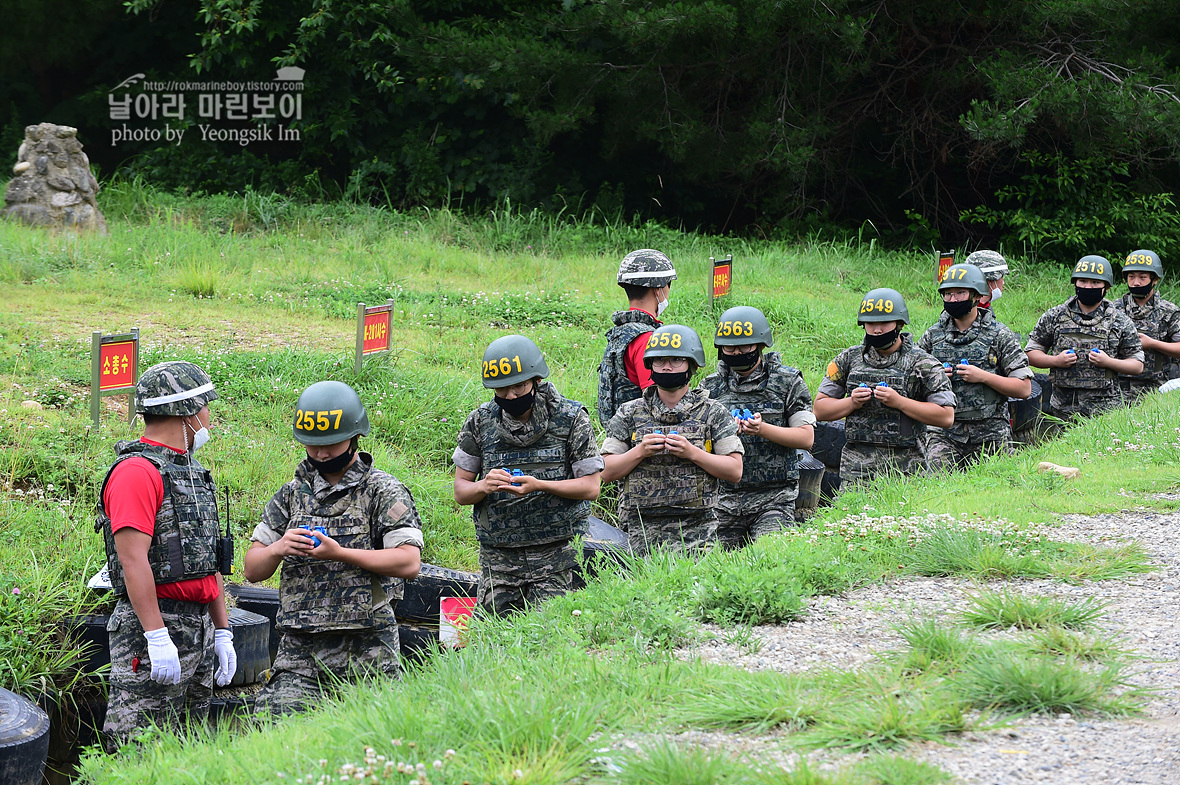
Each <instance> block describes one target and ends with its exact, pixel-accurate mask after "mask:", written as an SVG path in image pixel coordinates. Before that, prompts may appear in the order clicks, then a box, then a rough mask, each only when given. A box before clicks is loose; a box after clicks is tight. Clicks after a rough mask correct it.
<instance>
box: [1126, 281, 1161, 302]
mask: <svg viewBox="0 0 1180 785" xmlns="http://www.w3.org/2000/svg"><path fill="white" fill-rule="evenodd" d="M1127 288H1128V289H1130V290H1131V296H1132V297H1134V298H1136V299H1137V300H1142V299H1143V298H1144V297H1147V296H1148V295H1150V294H1151V290H1152V289H1154V288H1155V284H1153V283H1149V284H1147V285H1146V286H1130V285H1128V286H1127Z"/></svg>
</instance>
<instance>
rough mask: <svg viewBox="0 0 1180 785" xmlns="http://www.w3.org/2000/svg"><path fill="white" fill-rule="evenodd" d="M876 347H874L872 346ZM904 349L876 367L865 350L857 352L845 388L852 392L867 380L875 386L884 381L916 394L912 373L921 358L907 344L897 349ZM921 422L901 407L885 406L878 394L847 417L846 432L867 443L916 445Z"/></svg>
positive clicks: (849, 436) (907, 394)
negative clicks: (868, 360) (883, 364)
mask: <svg viewBox="0 0 1180 785" xmlns="http://www.w3.org/2000/svg"><path fill="white" fill-rule="evenodd" d="M869 351H873V350H869ZM898 352H899V353H902V355H901V356H900V357H898V358H897V361H896V362H894V363H892V364H891V365H888V366H886V367H884V368H875V367H873V366H872V365H869V364H868V363H867V362H865V359H864V352H863V351H859V352H856V353H855V356H854V358H853V361H852V367H851V368H850V369H849V370H848V380H847V381H846V382H845V388H844V389H845V390H848V391H849V392H850V393H851V391H852V389H853V388H854V387H859V386H860V385H861V384H866V385H868V386H869V387H876V386H877V385H878V384H879V383H880V382H885V383H886V384H888V385H889V386H890V387H895V388H897V389H898V390H900V391H901V392H903V393H905V394H906V396H907V397H911V398H912V397H913V395H911V391H910V390H909V389H908V383H909V373H910V370H911V369H912V368H913V367H914V363H916V362H917V361H918V357H919V353H918V352H916V351H914V350H913V349H910V350H909V351H907V350H906V348H905V347H903V348H901V349H899V350H898ZM922 430H923V429H922V428H921V427H920V423H918V422H916V421H915V420H913V419H911V418H910V417H908V416H906V415H905V414H902V413H901V411H900V410H898V409H894V408H893V407H891V406H885V405H884V404H882V403H881V402H880V401H878V400H877V399H876V398H871V399H870V400H869V402H868V403H866V404H865V405H864V406H862V407H860V408H859V409H854V410H853V411H852V413H851V414H849V415H848V416H847V417H845V418H844V434H845V436H846V437H847V438H848V441H850V442H861V443H864V444H881V445H885V446H888V447H914V446H916V445H917V444H918V437H919V436H920V435H921V433H922Z"/></svg>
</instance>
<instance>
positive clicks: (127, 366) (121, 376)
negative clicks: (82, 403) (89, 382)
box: [98, 341, 135, 390]
mask: <svg viewBox="0 0 1180 785" xmlns="http://www.w3.org/2000/svg"><path fill="white" fill-rule="evenodd" d="M134 386H135V341H119V342H118V343H104V344H103V345H102V348H101V349H100V350H99V370H98V389H100V390H119V389H123V388H126V387H134Z"/></svg>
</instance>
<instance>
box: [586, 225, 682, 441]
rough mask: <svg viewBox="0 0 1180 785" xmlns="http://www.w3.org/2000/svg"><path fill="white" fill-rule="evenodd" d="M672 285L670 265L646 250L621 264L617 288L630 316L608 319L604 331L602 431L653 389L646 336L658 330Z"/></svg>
mask: <svg viewBox="0 0 1180 785" xmlns="http://www.w3.org/2000/svg"><path fill="white" fill-rule="evenodd" d="M675 280H676V270H675V269H674V268H673V267H672V262H671V261H669V260H668V257H667V256H664V254H662V253H660V252H659V251H655V250H652V249H650V248H644V249H642V250H639V251H632V252H631V253H629V254H627V255H626V256H624V257H623V261H622V262H621V263H620V264H619V274H618V283H619V286H621V287H623V291H625V292H626V293H627V304H628V310H626V311H615V314H614V316H612V317H611V321H613V322H614V327H611V328H610V329H609V330H607V331H606V351H604V352H603V355H602V363H601V364H600V365H599V366H598V421H599V422H601V423H602V425H603V427H604V428H605V427H606V425H607V423H609V422H610V418H611V417H613V416H614V414H615V412H616V411H618V410H619V407H620V406H622V405H623V404H625V403H626V402H627V401H633V400H635V399H636V398H638V397H639V396H640V394H642V392H643V391H644V390H646V389H647V388H648V387H650V386H651V371H649V370H648V369H647V367H646V366H645V365H644V364H643V350H644V348H645V347H646V346H647V334H648V333H650V332H651V331H652V330H654V329H656V328H657V327H659V326H660V324H661V322H660V316H662V315H663V313H664V310H665V309H667V307H668V304H669V302H671V300H670V298H671V296H672V282H673V281H675Z"/></svg>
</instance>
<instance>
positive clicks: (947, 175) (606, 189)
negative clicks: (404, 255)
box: [0, 0, 1180, 258]
mask: <svg viewBox="0 0 1180 785" xmlns="http://www.w3.org/2000/svg"><path fill="white" fill-rule="evenodd" d="M104 3H109V0H93V2H92V3H90V4H86V6H87V7H88V8H89V7H91V6H102V5H103V4H104ZM127 5H128V7H129V10H130V12H131V15H130V16H129V17H128V18H126V19H123V20H122V21H121V22H119V23H118V29H124V28H134V29H136V30H138V31H139V33H138V35H139V36H140V38H139V39H137V40H143V41H150V42H153V43H155V44H156V47H155V48H153V49H144V48H141V47H138V46H133V47H132V49H131V50H130V51H125V50H121V51H119V52H115V53H112V56H113V57H114V58H115V60H116V62H119V61H121V62H123V63H125V64H126V68H124V70H125V71H127V72H131V71H133V70H139V71H144V72H147V73H149V77H150V76H151V72H152V70H153V69H154V70H155V71H156V72H157V76H160V75H173V76H176V75H181V76H185V77H187V78H193V69H195V70H196V72H197V73H200V74H202V75H204V76H205V77H206V78H217V79H238V78H242V79H266V78H269V77H270V76H271V75H272V74H273V69H274V68H275V67H276V66H284V65H296V64H297V65H299V66H301V67H303V68H305V69H306V70H307V83H306V92H305V95H304V105H305V107H307V112H306V116H305V120H304V123H303V125H302V129H301V130H302V131H303V140H302V144H300V145H297V146H296V145H281V144H274V145H270V146H269V147H268V146H266V145H251V146H250V147H249V148H248V151H245V152H243V151H242V149H241V148H240V147H238V146H237V145H236V144H225V143H223V144H221V145H220V146H214V145H213V144H212V143H208V144H203V143H201V142H200V141H199V140H197V139H193V142H192V143H191V144H190V142H189V141H188V140H186V141H185V143H184V145H182V146H180V147H176V146H172V147H169V146H165V145H158V146H155V147H151V148H149V149H146V150H144V152H143V153H142V154H141V155H140V156H138V157H137V158H136V159H134V160H132V161H122V162H121V163H123V165H124V167H125V168H127V169H129V170H132V171H135V172H139V173H144V174H145V175H147V176H148V177H149V178H150V179H152V180H154V181H157V182H166V183H170V184H174V185H179V186H184V187H188V188H196V189H206V190H224V189H227V188H228V189H241V188H244V187H245V186H246V185H248V184H249V185H253V186H254V187H256V188H261V189H278V190H282V191H285V192H296V193H304V194H308V195H310V196H313V197H318V196H320V195H322V193H323V191H324V189H327V190H329V191H330V192H335V191H337V190H339V191H342V192H344V193H346V194H347V195H349V196H352V197H357V198H361V199H368V200H378V201H382V202H390V203H393V204H395V205H398V206H406V205H411V204H427V205H437V204H440V203H444V202H448V201H452V202H453V201H462V202H463V203H465V204H472V203H477V204H491V203H496V202H503V201H504V200H511V201H512V202H513V203H516V204H540V205H543V206H547V207H549V208H551V209H562V208H565V209H570V208H573V209H578V210H585V209H588V208H589V207H591V206H592V205H593V206H596V207H597V208H598V209H600V210H601V211H602V212H604V213H606V214H607V215H612V216H614V215H624V216H631V215H633V214H636V213H638V214H641V215H643V216H644V217H654V218H657V219H662V220H667V221H672V222H677V221H679V222H684V223H687V224H689V225H701V226H704V227H706V228H710V229H713V230H721V231H728V230H749V231H755V232H761V233H764V234H775V235H779V234H783V233H798V232H799V231H805V230H807V229H808V228H810V227H830V226H832V225H834V224H835V225H842V226H844V227H848V228H852V229H856V228H858V227H863V229H864V230H865V231H868V232H870V233H872V232H874V231H875V232H877V233H880V234H882V235H883V236H884V237H885V238H886V239H889V240H893V241H903V242H918V243H920V244H921V245H923V246H927V245H930V244H936V243H941V244H943V245H951V244H961V243H963V242H964V241H965V240H967V238H968V237H973V238H979V237H981V236H983V237H987V238H988V239H995V238H996V237H997V236H999V237H1004V238H1007V239H1008V240H1010V241H1011V242H1014V243H1022V244H1024V246H1025V247H1026V248H1027V249H1028V250H1030V251H1038V252H1043V253H1044V254H1045V255H1051V256H1054V257H1058V258H1060V257H1068V256H1071V255H1074V254H1077V253H1079V252H1084V251H1094V250H1101V251H1107V252H1108V253H1110V254H1112V255H1115V256H1121V255H1122V254H1123V253H1125V252H1126V251H1128V250H1130V248H1131V247H1138V246H1140V245H1143V244H1145V241H1150V244H1151V245H1153V246H1155V247H1157V248H1159V249H1160V250H1162V251H1164V252H1165V253H1166V252H1168V251H1170V250H1172V249H1173V248H1177V247H1178V246H1177V241H1178V239H1180V231H1178V226H1177V222H1176V219H1175V218H1174V217H1173V215H1172V213H1173V205H1172V195H1171V193H1170V191H1169V186H1168V185H1167V184H1168V183H1169V182H1170V181H1171V180H1172V179H1173V178H1174V177H1175V176H1176V175H1177V174H1178V173H1180V172H1178V171H1177V166H1176V162H1177V151H1178V150H1180V123H1178V122H1177V120H1180V99H1178V98H1177V95H1176V94H1175V92H1174V91H1173V88H1172V85H1173V84H1175V82H1176V74H1177V66H1178V63H1177V60H1176V56H1175V54H1174V50H1175V48H1176V47H1175V43H1176V42H1177V40H1180V27H1178V25H1177V23H1178V21H1180V10H1178V8H1177V7H1176V6H1173V5H1172V4H1170V3H1166V2H1161V0H1146V1H1145V2H1126V0H1053V1H1052V2H1043V3H1011V2H1000V1H999V0H977V1H975V2H965V1H963V0H960V1H959V2H949V3H948V2H936V1H935V0H908V1H907V2H890V3H885V2H883V0H829V1H828V2H823V3H817V2H814V0H779V2H773V3H765V2H757V1H756V0H700V1H699V2H696V1H694V2H680V1H677V0H650V1H649V2H643V3H638V2H632V1H631V0H561V1H560V2H557V1H556V0H547V1H545V2H539V1H538V0H522V1H521V2H513V3H506V2H486V1H483V2H478V3H475V2H463V0H416V1H414V2H410V0H375V1H374V2H368V3H354V2H343V1H342V0H295V2H285V3H278V2H274V0H132V2H130V3H128V4H127ZM104 46H105V45H104ZM185 55H190V57H188V66H191V68H188V67H184V68H181V67H180V66H179V64H180V63H182V62H183V61H184V60H185V59H186V58H185V57H184V56H185ZM7 60H8V58H6V61H7ZM104 62H105V63H106V65H107V66H108V68H109V66H110V62H111V60H110V58H107V59H106V60H105V61H104ZM185 71H187V73H184V72H185ZM120 78H121V77H120ZM115 83H117V79H111V80H110V81H109V82H107V83H103V84H97V83H96V85H95V90H96V93H95V95H97V97H98V99H99V100H96V101H93V102H92V103H91V104H89V105H90V106H92V107H93V108H94V109H96V110H98V111H101V112H102V113H103V115H105V106H104V104H105V91H106V90H109V89H110V88H111V87H112V86H113V85H114V84H115ZM92 98H93V96H92ZM13 109H14V111H15V104H14V105H13ZM2 110H3V105H2V103H0V111H2ZM16 113H17V114H18V115H19V114H21V112H16ZM98 116H99V115H98V114H97V113H96V114H95V117H98ZM31 119H32V118H31V117H23V116H22V117H21V122H24V121H25V120H31ZM10 125H11V123H10ZM196 136H197V135H196V133H192V134H191V135H190V138H192V137H196ZM121 149H122V148H121ZM103 153H107V154H109V153H110V151H101V152H100V151H97V150H96V151H95V152H94V153H92V155H96V157H99V159H100V160H102V155H103ZM263 159H265V162H266V163H268V164H269V165H268V166H260V165H256V164H261V163H263ZM114 163H120V161H109V164H111V165H113V164H114Z"/></svg>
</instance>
